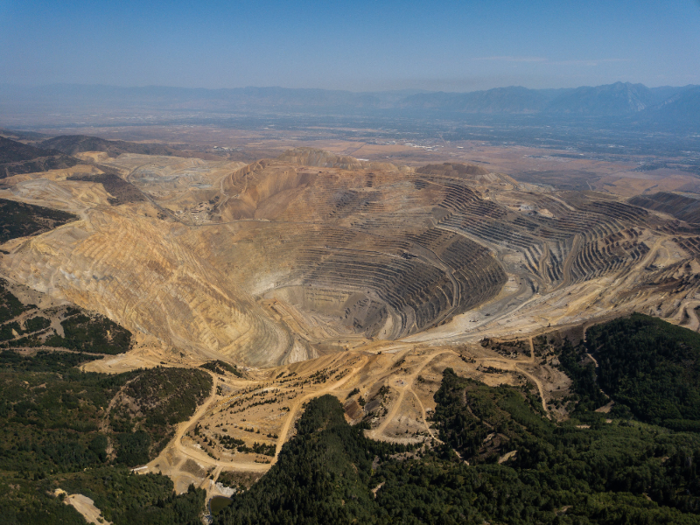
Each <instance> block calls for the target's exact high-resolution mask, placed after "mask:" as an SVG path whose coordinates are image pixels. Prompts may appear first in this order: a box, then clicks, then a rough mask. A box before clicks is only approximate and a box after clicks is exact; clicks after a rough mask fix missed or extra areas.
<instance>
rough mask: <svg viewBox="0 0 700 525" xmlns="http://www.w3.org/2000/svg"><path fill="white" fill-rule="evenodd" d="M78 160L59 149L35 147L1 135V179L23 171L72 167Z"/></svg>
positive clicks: (33, 171)
mask: <svg viewBox="0 0 700 525" xmlns="http://www.w3.org/2000/svg"><path fill="white" fill-rule="evenodd" d="M78 162H79V161H78V160H77V159H74V158H73V157H69V156H68V155H64V154H62V153H61V152H59V151H55V150H46V149H40V148H35V147H34V146H28V145H26V144H22V143H21V142H17V141H14V140H10V139H7V138H5V137H0V179H4V178H6V177H10V176H12V175H18V174H22V173H35V172H41V171H47V170H54V169H63V168H70V167H71V166H75V165H76V164H78Z"/></svg>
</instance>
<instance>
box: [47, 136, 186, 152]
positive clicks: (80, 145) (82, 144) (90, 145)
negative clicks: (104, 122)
mask: <svg viewBox="0 0 700 525" xmlns="http://www.w3.org/2000/svg"><path fill="white" fill-rule="evenodd" d="M37 146H38V147H39V148H41V149H45V150H55V151H60V152H62V153H65V154H66V155H75V154H76V153H84V152H86V151H104V152H105V153H107V155H109V156H110V157H118V156H119V155H121V154H122V153H138V154H141V155H165V156H167V155H177V154H178V153H180V152H178V150H174V149H172V148H169V147H167V146H164V145H162V144H148V143H136V142H125V141H123V140H105V139H101V138H99V137H90V136H87V135H60V136H58V137H54V138H51V139H47V140H44V141H42V142H39V143H38V144H37Z"/></svg>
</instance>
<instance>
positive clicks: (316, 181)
mask: <svg viewBox="0 0 700 525" xmlns="http://www.w3.org/2000/svg"><path fill="white" fill-rule="evenodd" d="M110 166H111V167H112V168H113V169H115V170H120V172H121V173H123V175H122V177H123V178H124V179H126V180H128V181H130V182H131V183H132V184H133V186H130V188H132V190H130V191H132V192H134V191H135V192H142V197H141V198H139V199H122V200H117V201H115V200H114V199H115V198H117V197H118V196H117V195H114V194H112V195H111V196H110V194H108V193H107V192H112V191H114V190H113V187H117V186H115V185H112V186H110V187H109V188H108V187H107V186H109V184H105V183H104V182H101V180H102V179H100V178H99V177H97V178H95V177H92V178H91V179H90V180H89V181H86V180H81V178H80V177H73V178H72V179H71V178H70V177H69V180H66V179H65V176H63V178H56V177H55V179H56V180H49V179H51V175H50V174H39V175H36V176H35V177H34V178H33V179H31V180H25V179H22V180H18V181H14V182H13V184H14V185H13V186H12V187H11V189H10V190H6V191H0V197H7V198H14V199H17V200H22V201H25V202H34V203H37V204H41V205H45V206H46V205H53V206H54V207H59V208H61V209H63V210H66V211H73V212H74V213H75V214H76V215H79V216H80V217H81V220H78V221H75V222H72V223H69V224H65V225H63V226H61V227H59V228H57V229H55V230H53V231H50V232H47V233H44V234H42V235H40V236H38V237H34V238H30V239H28V240H16V241H17V242H15V241H13V242H14V244H12V243H9V244H7V245H5V246H4V249H5V250H6V251H7V252H8V254H7V255H3V256H2V257H1V258H0V273H1V274H2V275H5V276H7V277H8V278H9V279H11V280H12V281H14V282H17V283H22V284H25V285H27V286H30V287H31V288H34V289H36V290H39V291H42V292H45V293H48V294H50V295H51V296H53V297H56V298H59V299H67V300H70V301H72V302H74V303H75V304H77V305H79V306H82V307H84V308H86V309H89V310H94V311H98V312H101V313H103V314H105V315H107V316H108V317H110V318H112V319H113V320H115V321H117V322H119V323H120V324H122V325H123V326H125V327H127V328H128V329H130V330H132V331H134V332H136V333H138V332H141V333H144V334H147V335H149V336H154V337H157V338H158V339H160V340H161V341H163V342H164V343H166V344H167V345H170V346H171V347H173V348H175V349H178V350H179V351H183V352H189V353H193V354H197V355H200V356H203V357H207V358H225V359H228V360H232V361H235V362H239V363H242V364H247V365H253V366H266V365H275V364H280V363H286V362H292V361H299V360H304V359H308V358H311V357H316V356H319V355H322V354H324V353H328V352H335V351H338V350H342V349H343V348H345V347H347V345H351V346H352V345H353V344H354V343H353V342H355V343H358V344H359V342H363V341H364V342H367V340H369V339H388V340H393V339H403V338H407V337H411V338H412V339H416V338H418V339H421V340H430V339H431V338H434V337H456V335H455V334H469V333H470V332H473V334H474V335H473V337H480V335H479V334H480V333H483V332H480V331H479V330H475V328H476V327H477V326H479V327H491V328H489V330H495V331H496V332H498V331H499V330H512V328H511V327H512V326H513V325H507V324H506V323H507V322H508V321H504V320H503V318H504V317H503V316H505V315H506V314H507V315H508V316H509V320H510V319H511V318H512V319H516V317H517V315H522V316H523V319H524V320H521V321H518V322H519V323H521V326H523V327H529V326H536V325H537V326H541V325H542V323H545V326H546V324H547V323H550V322H560V323H568V322H573V321H577V322H580V321H581V320H582V319H585V318H586V317H585V316H587V315H593V314H596V315H598V314H599V313H600V312H602V311H608V310H611V309H612V310H614V309H616V308H618V307H619V308H627V309H629V308H647V307H648V306H649V305H651V304H652V303H653V304H654V307H655V308H656V307H659V306H658V305H659V302H658V298H656V297H655V295H654V294H655V293H656V290H661V291H663V293H664V294H667V295H666V296H664V297H668V301H667V302H668V304H667V303H666V302H663V303H662V308H663V309H664V311H663V312H661V314H662V315H663V316H665V317H674V316H676V317H682V316H684V315H685V316H686V318H687V319H689V321H688V322H696V321H697V322H698V323H700V321H698V320H697V319H696V318H695V317H693V316H692V315H691V314H690V313H687V312H691V313H692V312H694V310H693V305H694V304H695V303H693V302H692V301H694V299H692V298H691V299H688V298H689V297H691V296H693V295H692V294H693V293H696V290H697V288H698V287H699V286H700V282H698V279H697V278H696V277H697V276H696V273H697V272H696V270H697V268H696V266H697V264H695V263H694V262H692V259H693V258H694V257H695V256H696V253H697V252H700V249H696V246H697V245H700V243H698V242H696V238H697V232H695V229H694V226H692V225H688V224H686V223H682V222H680V221H678V220H676V221H668V220H667V219H664V218H662V217H658V216H656V215H654V214H653V213H652V212H648V211H646V210H644V209H642V208H640V207H636V206H631V205H629V204H627V203H625V202H621V201H618V200H615V199H613V198H611V197H609V196H605V195H602V194H595V193H586V194H583V193H565V192H564V193H558V194H556V193H553V192H552V191H551V190H547V189H543V188H540V187H537V186H534V185H527V184H520V183H518V182H517V181H515V180H513V179H512V178H510V177H508V176H506V175H502V174H497V173H490V172H489V171H488V170H486V169H484V168H481V167H477V166H469V165H463V164H441V165H429V166H425V167H423V168H420V169H418V170H415V171H414V170H410V169H406V168H402V169H400V168H397V167H395V166H391V165H381V166H379V165H374V164H369V163H364V162H359V161H356V160H354V159H351V158H349V157H339V156H336V155H333V154H329V153H325V152H319V151H317V150H310V149H301V150H294V151H291V152H288V153H287V154H285V155H283V156H281V157H280V158H278V159H273V160H261V161H258V162H255V163H253V164H250V165H247V166H244V167H242V168H241V167H239V166H238V165H233V164H226V163H221V162H219V163H211V164H208V163H207V162H206V161H191V160H186V159H172V158H166V157H153V158H152V159H150V161H149V158H147V157H145V156H134V155H122V156H120V157H119V158H117V159H114V160H111V161H110ZM115 173H116V172H115ZM166 175H167V176H166ZM112 176H114V177H117V175H115V174H114V173H112ZM84 178H85V177H82V179H84ZM120 180H121V179H120ZM187 181H192V182H187ZM11 182H12V181H11ZM98 183H99V184H98ZM100 184H101V186H102V187H104V190H103V189H100V188H101V186H100ZM110 188H112V189H110ZM105 190H106V191H105ZM110 203H111V205H110ZM185 211H186V213H185ZM688 235H690V237H688ZM693 235H695V237H693ZM673 236H675V237H673ZM672 237H673V238H672ZM681 237H683V238H681ZM647 283H655V287H654V288H652V287H649V286H647ZM567 291H568V292H567ZM567 293H568V294H569V295H567ZM571 293H574V294H579V295H573V296H571ZM674 294H683V297H684V298H686V299H684V301H685V302H680V303H679V302H677V301H675V300H673V301H672V300H671V299H672V298H673V297H675V295H674ZM593 297H595V301H594V302H591V301H592V300H593V299H592V298H593ZM693 297H694V296H693ZM664 301H666V299H664ZM688 301H690V302H688ZM691 303H692V304H691ZM698 304H700V302H699V303H698ZM589 308H591V310H590V313H589V310H588V309H589ZM601 309H602V310H601ZM645 311H646V310H645ZM516 312H517V315H516V314H515V313H516ZM582 312H585V313H582ZM683 312H686V313H683ZM499 318H500V319H501V320H499ZM684 322H685V321H684ZM469 323H472V324H469ZM443 325H444V326H443ZM485 329H486V328H484V330H485ZM496 332H494V333H496Z"/></svg>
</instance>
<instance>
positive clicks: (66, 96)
mask: <svg viewBox="0 0 700 525" xmlns="http://www.w3.org/2000/svg"><path fill="white" fill-rule="evenodd" d="M77 108H80V109H83V110H92V109H130V110H134V109H142V110H147V109H152V110H171V111H211V112H220V111H228V112H236V113H246V114H271V113H285V112H286V113H309V114H319V113H333V114H377V112H386V113H388V114H411V115H415V114H421V115H431V114H441V115H444V114H448V115H542V116H547V117H555V116H563V117H573V118H576V117H634V118H641V119H642V120H643V121H649V122H678V123H683V124H695V123H697V122H700V86H695V85H689V86H685V87H668V86H667V87H656V88H648V87H646V86H644V85H643V84H631V83H629V82H627V83H623V82H617V83H615V84H608V85H602V86H596V87H578V88H563V89H528V88H524V87H519V86H514V87H503V88H495V89H489V90H486V91H473V92H469V93H448V92H425V91H415V90H413V91H411V90H404V91H384V92H362V93H355V92H351V91H340V90H324V89H287V88H280V87H246V88H235V89H190V88H175V87H159V86H148V87H133V88H126V87H115V86H101V85H96V86H86V85H51V86H39V87H19V86H14V85H8V84H4V85H0V110H1V111H3V112H7V113H17V112H18V111H19V112H21V111H30V112H36V111H48V110H56V109H60V110H62V111H71V110H74V109H77Z"/></svg>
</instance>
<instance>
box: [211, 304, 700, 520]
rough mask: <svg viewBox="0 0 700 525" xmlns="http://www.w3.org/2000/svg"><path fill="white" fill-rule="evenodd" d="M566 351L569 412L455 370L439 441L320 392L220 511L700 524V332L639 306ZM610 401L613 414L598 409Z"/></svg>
mask: <svg viewBox="0 0 700 525" xmlns="http://www.w3.org/2000/svg"><path fill="white" fill-rule="evenodd" d="M559 352H560V355H559V357H560V360H561V363H562V368H563V369H564V370H565V371H566V372H567V373H568V374H569V375H570V376H571V377H572V379H573V380H574V391H575V398H576V405H575V407H574V408H575V410H574V412H573V414H572V418H571V419H570V420H568V421H566V422H563V423H556V422H553V421H551V420H550V419H548V418H547V417H546V416H545V414H544V413H543V410H542V406H541V403H540V401H539V399H537V398H535V397H533V396H532V395H531V394H530V393H529V391H528V390H525V389H519V388H514V387H507V386H501V387H496V388H493V387H488V386H486V385H484V384H482V383H479V382H477V381H473V380H471V379H467V378H461V377H458V376H457V375H456V374H455V373H454V372H453V371H452V370H451V369H447V370H445V373H444V377H443V381H442V385H441V387H440V389H439V390H438V392H437V393H436V395H435V401H436V402H437V409H436V412H435V414H434V417H433V421H434V425H435V427H436V428H437V429H438V430H439V432H440V439H441V440H442V441H443V444H442V445H440V446H438V447H437V448H435V449H433V450H430V449H416V450H413V451H407V450H405V449H403V448H402V447H392V446H390V445H387V444H379V443H376V442H372V441H370V440H367V439H366V438H365V437H364V435H363V433H362V425H358V426H356V427H350V426H349V425H347V423H346V422H345V420H344V418H343V412H342V406H341V405H340V403H339V402H338V401H337V400H336V399H335V398H333V397H331V396H324V397H323V398H319V399H316V400H314V401H311V402H310V403H309V405H308V407H307V409H306V411H305V413H304V415H303V416H302V418H301V419H300V421H299V422H298V425H297V435H296V436H295V437H294V438H293V439H292V440H291V441H290V442H289V443H288V444H287V445H285V447H284V448H283V450H282V454H281V455H280V459H279V462H278V463H277V464H276V465H275V466H273V468H272V469H271V470H270V471H269V472H268V473H267V474H266V475H265V476H263V478H262V479H261V480H260V481H259V482H258V483H257V484H255V485H253V486H252V488H251V489H250V490H248V491H246V492H243V493H242V494H239V495H237V496H234V497H233V500H232V504H231V505H230V506H228V507H226V508H225V509H223V510H222V511H221V512H220V514H218V515H217V516H216V517H215V523H217V524H220V525H224V524H233V523H236V524H239V523H243V524H254V523H261V524H262V523H279V524H322V523H409V524H418V523H426V524H427V523H443V524H451V523H455V524H456V523H479V524H481V523H509V524H530V523H542V524H548V523H552V524H581V525H583V524H593V523H596V524H610V525H612V524H628V523H629V524H632V523H634V524H637V523H641V524H658V523H662V524H663V523H667V524H691V523H695V524H697V523H700V475H699V474H700V472H698V464H700V434H697V433H695V432H689V431H687V430H692V428H691V427H692V425H690V422H692V421H696V419H693V418H694V412H693V408H694V407H693V403H694V399H695V398H694V395H696V394H695V392H697V389H698V387H699V386H700V385H699V383H698V375H697V370H698V368H697V365H698V359H697V356H698V355H700V336H698V335H697V334H695V333H693V332H690V331H689V330H686V329H683V328H678V327H675V326H673V325H670V324H668V323H665V322H663V321H660V320H658V319H652V318H649V317H646V316H641V315H634V316H632V317H630V318H626V319H619V320H616V321H613V322H611V323H607V324H604V325H600V326H596V327H593V328H592V329H591V330H590V331H589V337H588V340H587V342H586V343H585V344H583V343H582V344H580V345H578V346H574V345H573V344H571V343H570V342H569V341H568V340H565V341H564V344H563V345H562V347H561V348H560V349H559ZM589 354H591V355H593V356H594V358H595V359H596V360H597V361H598V363H599V368H597V367H595V365H594V364H593V361H592V360H591V359H590V357H589ZM601 387H602V390H601ZM635 396H640V398H639V399H637V398H636V397H635ZM611 399H613V400H615V402H616V405H615V407H616V410H615V412H614V413H613V415H608V414H600V413H596V412H594V410H595V408H598V407H599V406H602V405H603V404H606V403H608V402H609V401H610V400H611ZM694 406H698V405H697V404H695V405H694ZM669 407H676V410H677V412H675V411H673V410H671V409H669ZM610 418H612V422H607V420H608V419H610ZM678 421H683V422H684V423H683V425H681V424H679V423H678ZM678 430H682V431H678Z"/></svg>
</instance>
